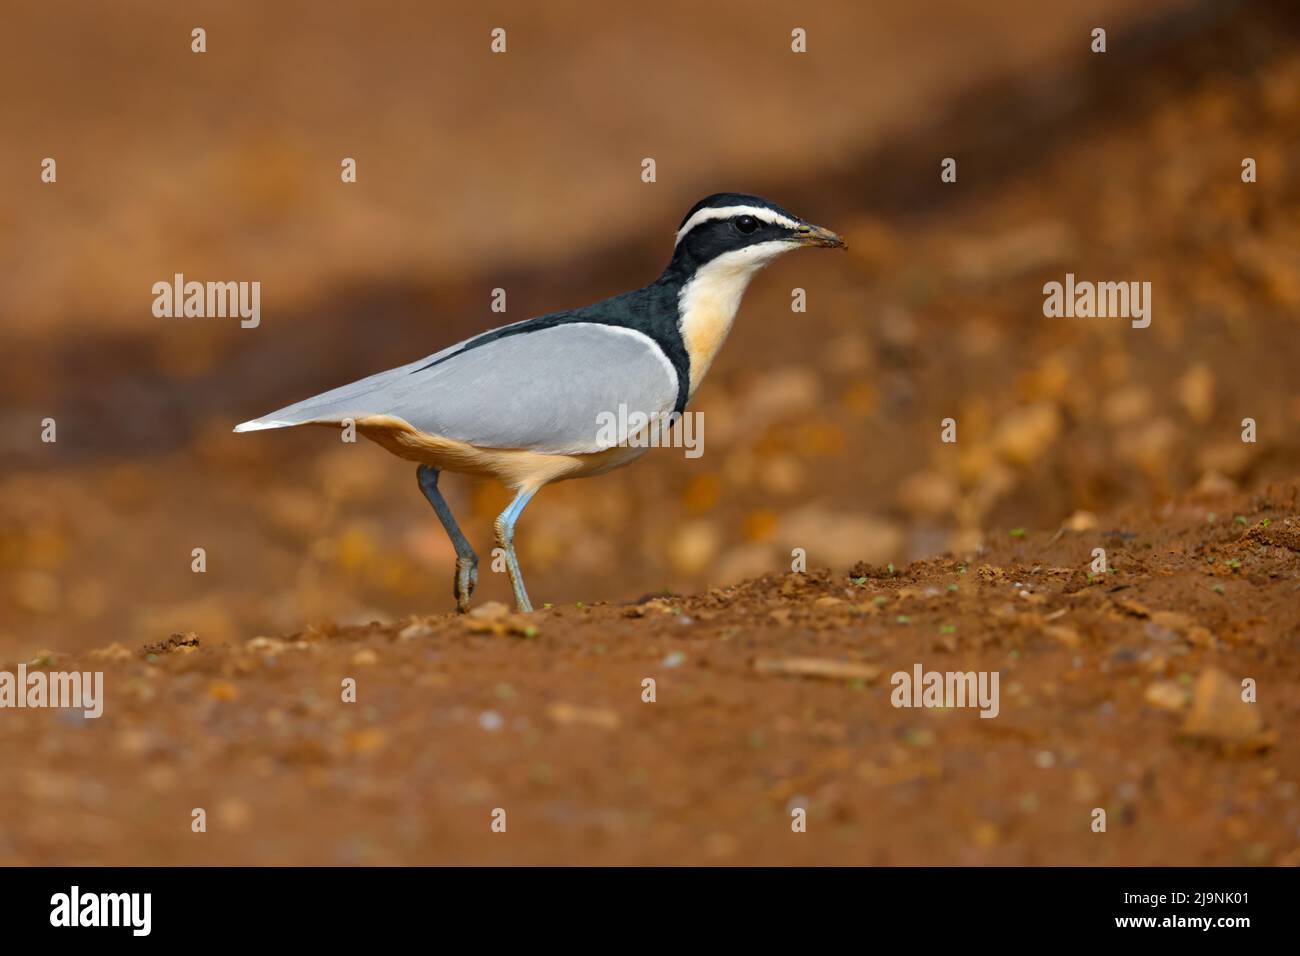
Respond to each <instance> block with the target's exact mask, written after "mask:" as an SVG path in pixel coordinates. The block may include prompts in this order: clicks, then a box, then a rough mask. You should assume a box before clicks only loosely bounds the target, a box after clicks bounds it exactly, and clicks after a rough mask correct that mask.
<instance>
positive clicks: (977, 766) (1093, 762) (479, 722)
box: [0, 482, 1300, 864]
mask: <svg viewBox="0 0 1300 956" xmlns="http://www.w3.org/2000/svg"><path fill="white" fill-rule="evenodd" d="M1094 547H1102V548H1105V549H1106V550H1107V555H1108V560H1109V564H1110V571H1109V573H1107V574H1104V575H1091V576H1090V575H1089V573H1088V570H1087V569H1088V565H1089V561H1090V560H1091V552H1092V549H1093V548H1094ZM1298 595H1300V483H1296V482H1292V483H1287V484H1281V485H1277V486H1273V487H1270V488H1269V489H1267V490H1266V491H1265V492H1264V493H1262V494H1260V495H1255V496H1235V497H1231V498H1214V499H1190V500H1186V501H1182V502H1180V503H1178V504H1176V505H1172V506H1169V507H1165V508H1162V509H1160V510H1159V511H1158V512H1155V513H1150V512H1148V513H1141V512H1130V513H1127V514H1122V515H1117V516H1115V517H1113V518H1111V519H1109V520H1107V521H1105V522H1103V523H1102V524H1101V525H1100V526H1099V527H1097V528H1086V529H1082V530H1077V531H1071V530H1066V531H1062V532H1059V533H1056V534H1051V533H1046V532H1031V533H1028V534H1025V535H1023V536H1019V535H1016V536H1012V535H1005V536H1001V537H1000V538H998V539H997V540H996V541H995V542H994V543H992V544H991V546H990V547H989V548H988V550H987V551H986V552H985V553H983V554H982V555H980V556H979V557H978V558H977V559H976V560H974V561H971V562H969V563H967V562H961V561H956V560H953V559H951V558H935V559H931V560H927V561H922V562H918V563H915V564H913V565H911V566H909V567H906V568H901V569H894V570H891V569H889V568H878V567H859V568H855V569H853V571H851V572H850V573H849V574H848V575H845V574H843V573H838V574H833V573H830V572H828V571H813V572H810V573H808V574H806V575H805V574H795V573H791V574H788V575H784V576H778V575H771V576H768V577H765V578H762V579H760V580H756V581H749V582H745V583H743V584H738V585H735V586H732V587H727V588H722V589H716V590H712V591H709V592H708V593H707V594H703V595H697V596H678V595H668V596H661V597H657V598H652V599H647V600H645V601H642V602H639V603H635V604H630V605H623V606H617V605H604V604H601V605H597V606H594V607H585V606H580V605H579V606H575V605H565V606H562V607H553V608H549V609H546V610H543V611H540V612H538V613H537V614H536V615H534V616H532V617H528V618H525V617H516V616H514V615H511V614H509V613H507V612H506V611H505V609H504V608H501V607H500V606H487V607H485V608H483V609H481V610H480V612H479V613H477V614H475V615H471V616H468V617H457V616H451V615H434V616H431V617H417V618H412V619H410V620H402V621H398V622H396V623H394V624H391V625H378V624H376V625H371V626H361V627H328V628H321V629H311V630H307V631H303V632H300V633H297V634H292V635H285V636H284V637H283V638H256V639H254V640H252V641H248V642H244V643H239V642H235V643H229V644H218V645H209V644H206V643H203V644H201V645H200V646H194V645H193V643H192V641H187V640H184V639H178V640H176V641H174V642H172V643H171V646H170V647H168V646H156V647H151V648H144V649H140V650H130V649H126V648H123V647H121V645H112V646H110V647H107V648H103V649H100V650H96V651H92V652H90V653H88V654H83V655H79V656H77V657H75V658H70V657H64V656H61V655H60V656H58V657H56V658H53V659H49V658H46V659H43V660H41V661H40V662H39V663H40V664H41V665H43V666H51V667H57V668H59V669H70V668H87V669H103V670H104V671H106V672H107V695H108V699H109V701H110V702H111V706H109V707H108V708H107V709H106V712H105V715H104V716H103V717H102V718H100V719H99V720H82V719H80V718H75V717H69V716H67V715H60V714H56V713H52V712H49V711H45V712H33V711H15V712H11V713H7V714H5V715H4V719H3V720H2V721H0V765H3V766H5V767H9V768H11V769H12V768H17V769H16V771H14V784H15V785H14V786H10V787H6V788H4V789H3V791H0V819H3V820H4V821H5V823H6V827H5V832H6V839H5V841H4V842H3V843H0V862H4V863H52V862H58V863H73V862H76V863H118V864H138V863H146V862H162V863H203V862H207V863H259V864H274V863H287V862H294V863H310V864H338V863H434V862H436V863H485V862H490V863H619V864H625V863H655V864H666V863H719V862H720V863H837V864H898V863H909V864H910V863H1036V864H1064V863H1075V864H1108V863H1124V864H1227V863H1235V864H1267V863H1290V864H1296V863H1300V846H1298V840H1297V836H1298V834H1297V827H1298V825H1300V801H1297V790H1296V782H1295V781H1296V780H1297V774H1300V745H1298V744H1297V742H1296V739H1295V737H1294V735H1289V734H1286V733H1283V732H1280V730H1281V729H1282V728H1287V727H1294V726H1295V725H1296V720H1297V718H1298V717H1300V664H1297V658H1296V654H1295V652H1296V645H1297V635H1298V634H1300V596H1298ZM810 662H812V663H810ZM917 663H920V664H922V665H923V666H924V667H925V668H926V669H927V670H982V669H985V670H995V671H998V672H999V673H1000V675H1001V678H1000V679H1001V684H1000V687H1001V712H1000V714H999V715H998V716H997V717H996V718H993V719H982V718H980V717H979V716H978V714H977V712H976V711H975V710H959V709H951V710H929V709H901V708H895V707H894V706H892V705H891V702H890V697H891V687H890V675H892V674H893V673H894V672H895V671H900V670H901V671H907V672H909V673H910V672H911V671H912V669H913V666H914V665H915V664H917ZM809 670H814V671H815V673H814V674H812V675H811V676H809V675H807V674H806V672H807V671H809ZM349 677H351V678H353V679H355V682H356V702H355V703H345V702H343V701H342V691H341V688H342V685H343V681H344V679H345V678H349ZM1247 677H1249V678H1251V679H1253V680H1254V681H1255V682H1256V685H1257V688H1258V702H1257V703H1254V704H1250V703H1241V702H1240V700H1239V697H1240V691H1239V684H1240V682H1241V680H1242V679H1243V678H1247ZM646 678H653V679H654V681H655V682H656V686H655V698H656V699H655V700H654V701H653V702H645V701H644V700H643V686H644V685H643V681H644V680H645V679H646ZM160 715H165V718H162V717H161V716H160ZM34 742H36V743H34ZM33 752H39V754H40V761H39V763H37V762H34V761H33V760H31V759H30V758H31V756H32V754H33ZM196 807H202V808H204V809H205V810H206V812H207V815H208V824H207V832H206V833H205V834H195V833H192V832H191V829H190V821H191V812H192V809H193V808H196ZM498 808H500V809H504V810H505V812H506V816H505V820H506V832H505V833H494V832H493V831H492V829H491V823H492V815H493V812H494V811H495V810H496V809H498ZM795 808H803V809H805V810H806V812H807V831H806V832H804V833H795V832H793V831H792V829H791V821H792V816H791V812H792V810H793V809H795ZM1096 808H1101V809H1104V810H1105V811H1106V814H1107V828H1106V832H1104V833H1096V832H1093V830H1092V829H1091V825H1092V821H1093V813H1094V810H1095V809H1096Z"/></svg>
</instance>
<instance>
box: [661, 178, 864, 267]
mask: <svg viewBox="0 0 1300 956" xmlns="http://www.w3.org/2000/svg"><path fill="white" fill-rule="evenodd" d="M800 246H824V247H826V248H829V249H836V248H840V249H842V248H844V247H845V243H844V240H843V239H841V238H840V237H839V236H837V235H836V234H835V233H833V232H831V231H830V230H829V229H824V228H822V227H821V226H814V225H813V224H812V223H810V222H806V221H804V220H803V219H800V218H799V217H798V216H795V215H793V214H791V213H789V212H786V210H784V209H782V208H781V207H780V206H778V205H777V204H776V203H774V202H771V201H769V200H767V199H762V198H760V197H759V196H748V195H745V194H743V193H715V194H714V195H712V196H707V197H705V198H704V199H701V200H700V201H699V202H697V203H696V204H695V205H694V206H692V207H691V210H690V212H688V213H687V214H686V217H685V218H684V219H682V224H681V226H679V227H678V229H677V243H676V246H675V247H674V250H673V266H675V267H677V268H678V269H679V270H681V271H689V272H694V271H695V270H697V269H699V268H700V267H702V266H704V265H706V264H708V263H713V262H716V263H717V264H718V265H723V264H726V265H727V266H733V265H734V267H735V268H737V269H738V270H745V271H753V270H756V269H759V268H761V267H763V266H765V265H767V264H768V263H769V262H771V261H772V260H773V259H775V258H776V257H777V256H779V255H781V254H782V253H785V252H789V251H790V250H791V249H797V248H799V247H800ZM724 257H725V258H724Z"/></svg>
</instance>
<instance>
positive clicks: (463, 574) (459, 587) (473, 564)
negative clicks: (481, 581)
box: [452, 557, 478, 614]
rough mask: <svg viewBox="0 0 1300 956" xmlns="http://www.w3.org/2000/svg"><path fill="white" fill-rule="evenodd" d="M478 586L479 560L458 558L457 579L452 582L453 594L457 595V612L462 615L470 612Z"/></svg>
mask: <svg viewBox="0 0 1300 956" xmlns="http://www.w3.org/2000/svg"><path fill="white" fill-rule="evenodd" d="M477 585H478V559H477V558H472V557H471V558H457V559H456V577H455V579H454V580H453V582H452V592H453V593H454V594H455V595H456V610H458V611H460V613H461V614H465V613H467V612H468V611H469V599H470V598H471V597H473V596H474V588H475V587H476V586H477Z"/></svg>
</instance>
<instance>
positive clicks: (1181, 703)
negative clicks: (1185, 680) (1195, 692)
mask: <svg viewBox="0 0 1300 956" xmlns="http://www.w3.org/2000/svg"><path fill="white" fill-rule="evenodd" d="M1142 698H1143V699H1144V700H1145V701H1146V702H1147V703H1148V704H1150V705H1151V706H1152V707H1156V708H1158V709H1160V710H1168V711H1175V712H1177V711H1181V710H1182V709H1183V708H1184V707H1186V706H1187V702H1188V699H1189V698H1188V694H1187V691H1186V690H1185V689H1184V688H1183V687H1181V686H1179V684H1178V683H1177V682H1176V681H1171V680H1160V681H1156V682H1155V683H1154V684H1151V685H1149V686H1148V687H1147V689H1146V692H1145V693H1144V694H1143V695H1142Z"/></svg>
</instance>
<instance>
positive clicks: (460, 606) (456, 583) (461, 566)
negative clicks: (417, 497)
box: [415, 465, 478, 614]
mask: <svg viewBox="0 0 1300 956" xmlns="http://www.w3.org/2000/svg"><path fill="white" fill-rule="evenodd" d="M415 474H416V477H417V478H418V479H419V480H420V490H421V491H423V492H424V497H426V498H428V499H429V504H431V505H433V510H434V511H435V512H436V513H437V515H438V520H439V521H441V522H442V526H443V528H445V529H446V531H447V537H449V538H451V545H452V547H453V548H455V549H456V576H455V578H454V579H453V580H452V589H453V590H452V593H454V594H455V595H456V608H457V610H459V611H460V612H461V613H462V614H464V613H465V612H466V611H468V610H469V599H470V596H471V595H472V594H473V593H474V586H475V585H477V584H478V555H476V554H475V553H474V549H473V548H471V547H470V544H469V541H467V540H466V539H465V536H464V535H463V534H461V531H460V525H458V524H456V519H455V517H454V516H453V515H452V513H451V509H450V508H449V507H447V501H446V499H445V498H443V497H442V492H440V491H439V490H438V469H437V468H434V467H432V466H430V465H421V466H420V467H419V468H418V469H417V470H416V472H415Z"/></svg>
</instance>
